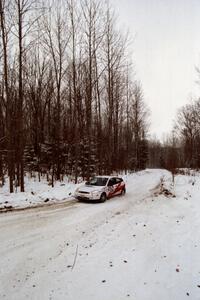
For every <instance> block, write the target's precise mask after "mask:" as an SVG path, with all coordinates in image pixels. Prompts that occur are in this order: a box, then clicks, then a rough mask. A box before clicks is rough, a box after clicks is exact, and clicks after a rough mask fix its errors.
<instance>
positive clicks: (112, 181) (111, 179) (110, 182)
mask: <svg viewBox="0 0 200 300" xmlns="http://www.w3.org/2000/svg"><path fill="white" fill-rule="evenodd" d="M115 184H116V180H115V178H110V180H109V182H108V186H113V185H115Z"/></svg>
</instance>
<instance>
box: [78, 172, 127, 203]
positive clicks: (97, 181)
mask: <svg viewBox="0 0 200 300" xmlns="http://www.w3.org/2000/svg"><path fill="white" fill-rule="evenodd" d="M125 193H126V186H125V183H124V181H123V179H122V178H121V177H115V176H95V177H93V178H92V179H91V180H90V181H88V182H86V183H85V185H82V186H80V187H79V188H77V189H76V191H75V194H74V196H75V198H76V199H78V200H99V201H101V202H104V201H106V199H109V198H111V197H113V196H116V195H123V194H125Z"/></svg>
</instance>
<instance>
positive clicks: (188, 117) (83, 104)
mask: <svg viewBox="0 0 200 300" xmlns="http://www.w3.org/2000/svg"><path fill="white" fill-rule="evenodd" d="M131 43H132V41H131V37H130V36H129V34H128V33H126V32H124V31H123V30H122V28H119V26H118V22H117V18H116V15H115V12H114V10H113V8H112V7H111V6H110V5H109V2H103V1H100V0H81V1H78V0H56V1H53V0H49V1H40V0H10V1H7V0H0V53H1V56H0V70H1V73H0V182H1V185H3V184H4V182H5V180H6V179H7V178H9V188H10V192H11V193H12V192H13V191H14V187H15V186H20V190H21V192H23V191H24V190H25V186H24V177H25V175H26V173H32V172H38V177H39V180H40V175H45V176H46V177H47V179H48V181H49V182H50V183H51V184H52V186H53V185H54V181H56V180H63V177H64V176H65V175H67V176H71V177H72V178H73V180H74V182H75V183H76V182H77V181H78V178H79V177H82V178H83V179H86V178H89V177H90V176H92V175H93V174H111V173H113V172H117V173H118V172H120V171H125V172H127V171H137V170H142V169H145V168H146V167H147V166H148V167H151V168H158V167H159V168H167V169H171V168H173V169H174V168H176V167H196V168H199V167H200V147H199V146H200V130H199V128H200V118H199V116H200V101H199V100H194V101H193V103H190V104H188V105H186V106H184V107H182V108H180V111H179V112H178V114H177V120H176V122H175V125H174V130H173V132H172V133H171V134H170V135H169V137H168V138H167V139H166V141H165V142H164V143H161V142H160V141H158V140H156V139H155V140H154V139H152V138H150V135H149V127H150V111H149V109H148V105H147V102H148V101H147V102H146V100H145V97H144V94H143V89H142V84H141V83H140V81H139V79H138V78H137V74H136V72H135V67H134V64H135V63H137V62H134V60H133V58H132V54H131V53H130V44H131ZM147 100H148V99H147ZM160 105H162V99H161V103H160Z"/></svg>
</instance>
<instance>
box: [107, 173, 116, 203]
mask: <svg viewBox="0 0 200 300" xmlns="http://www.w3.org/2000/svg"><path fill="white" fill-rule="evenodd" d="M115 185H116V180H115V178H114V177H112V178H110V179H109V181H108V197H109V198H110V197H112V196H113V195H114V194H115Z"/></svg>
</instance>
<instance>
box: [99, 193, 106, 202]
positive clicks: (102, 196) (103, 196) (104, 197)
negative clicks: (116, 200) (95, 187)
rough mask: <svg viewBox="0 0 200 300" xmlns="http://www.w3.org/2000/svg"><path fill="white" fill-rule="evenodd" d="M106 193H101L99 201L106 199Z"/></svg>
mask: <svg viewBox="0 0 200 300" xmlns="http://www.w3.org/2000/svg"><path fill="white" fill-rule="evenodd" d="M106 198H107V197H106V194H105V193H103V194H101V198H100V202H105V201H106Z"/></svg>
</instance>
